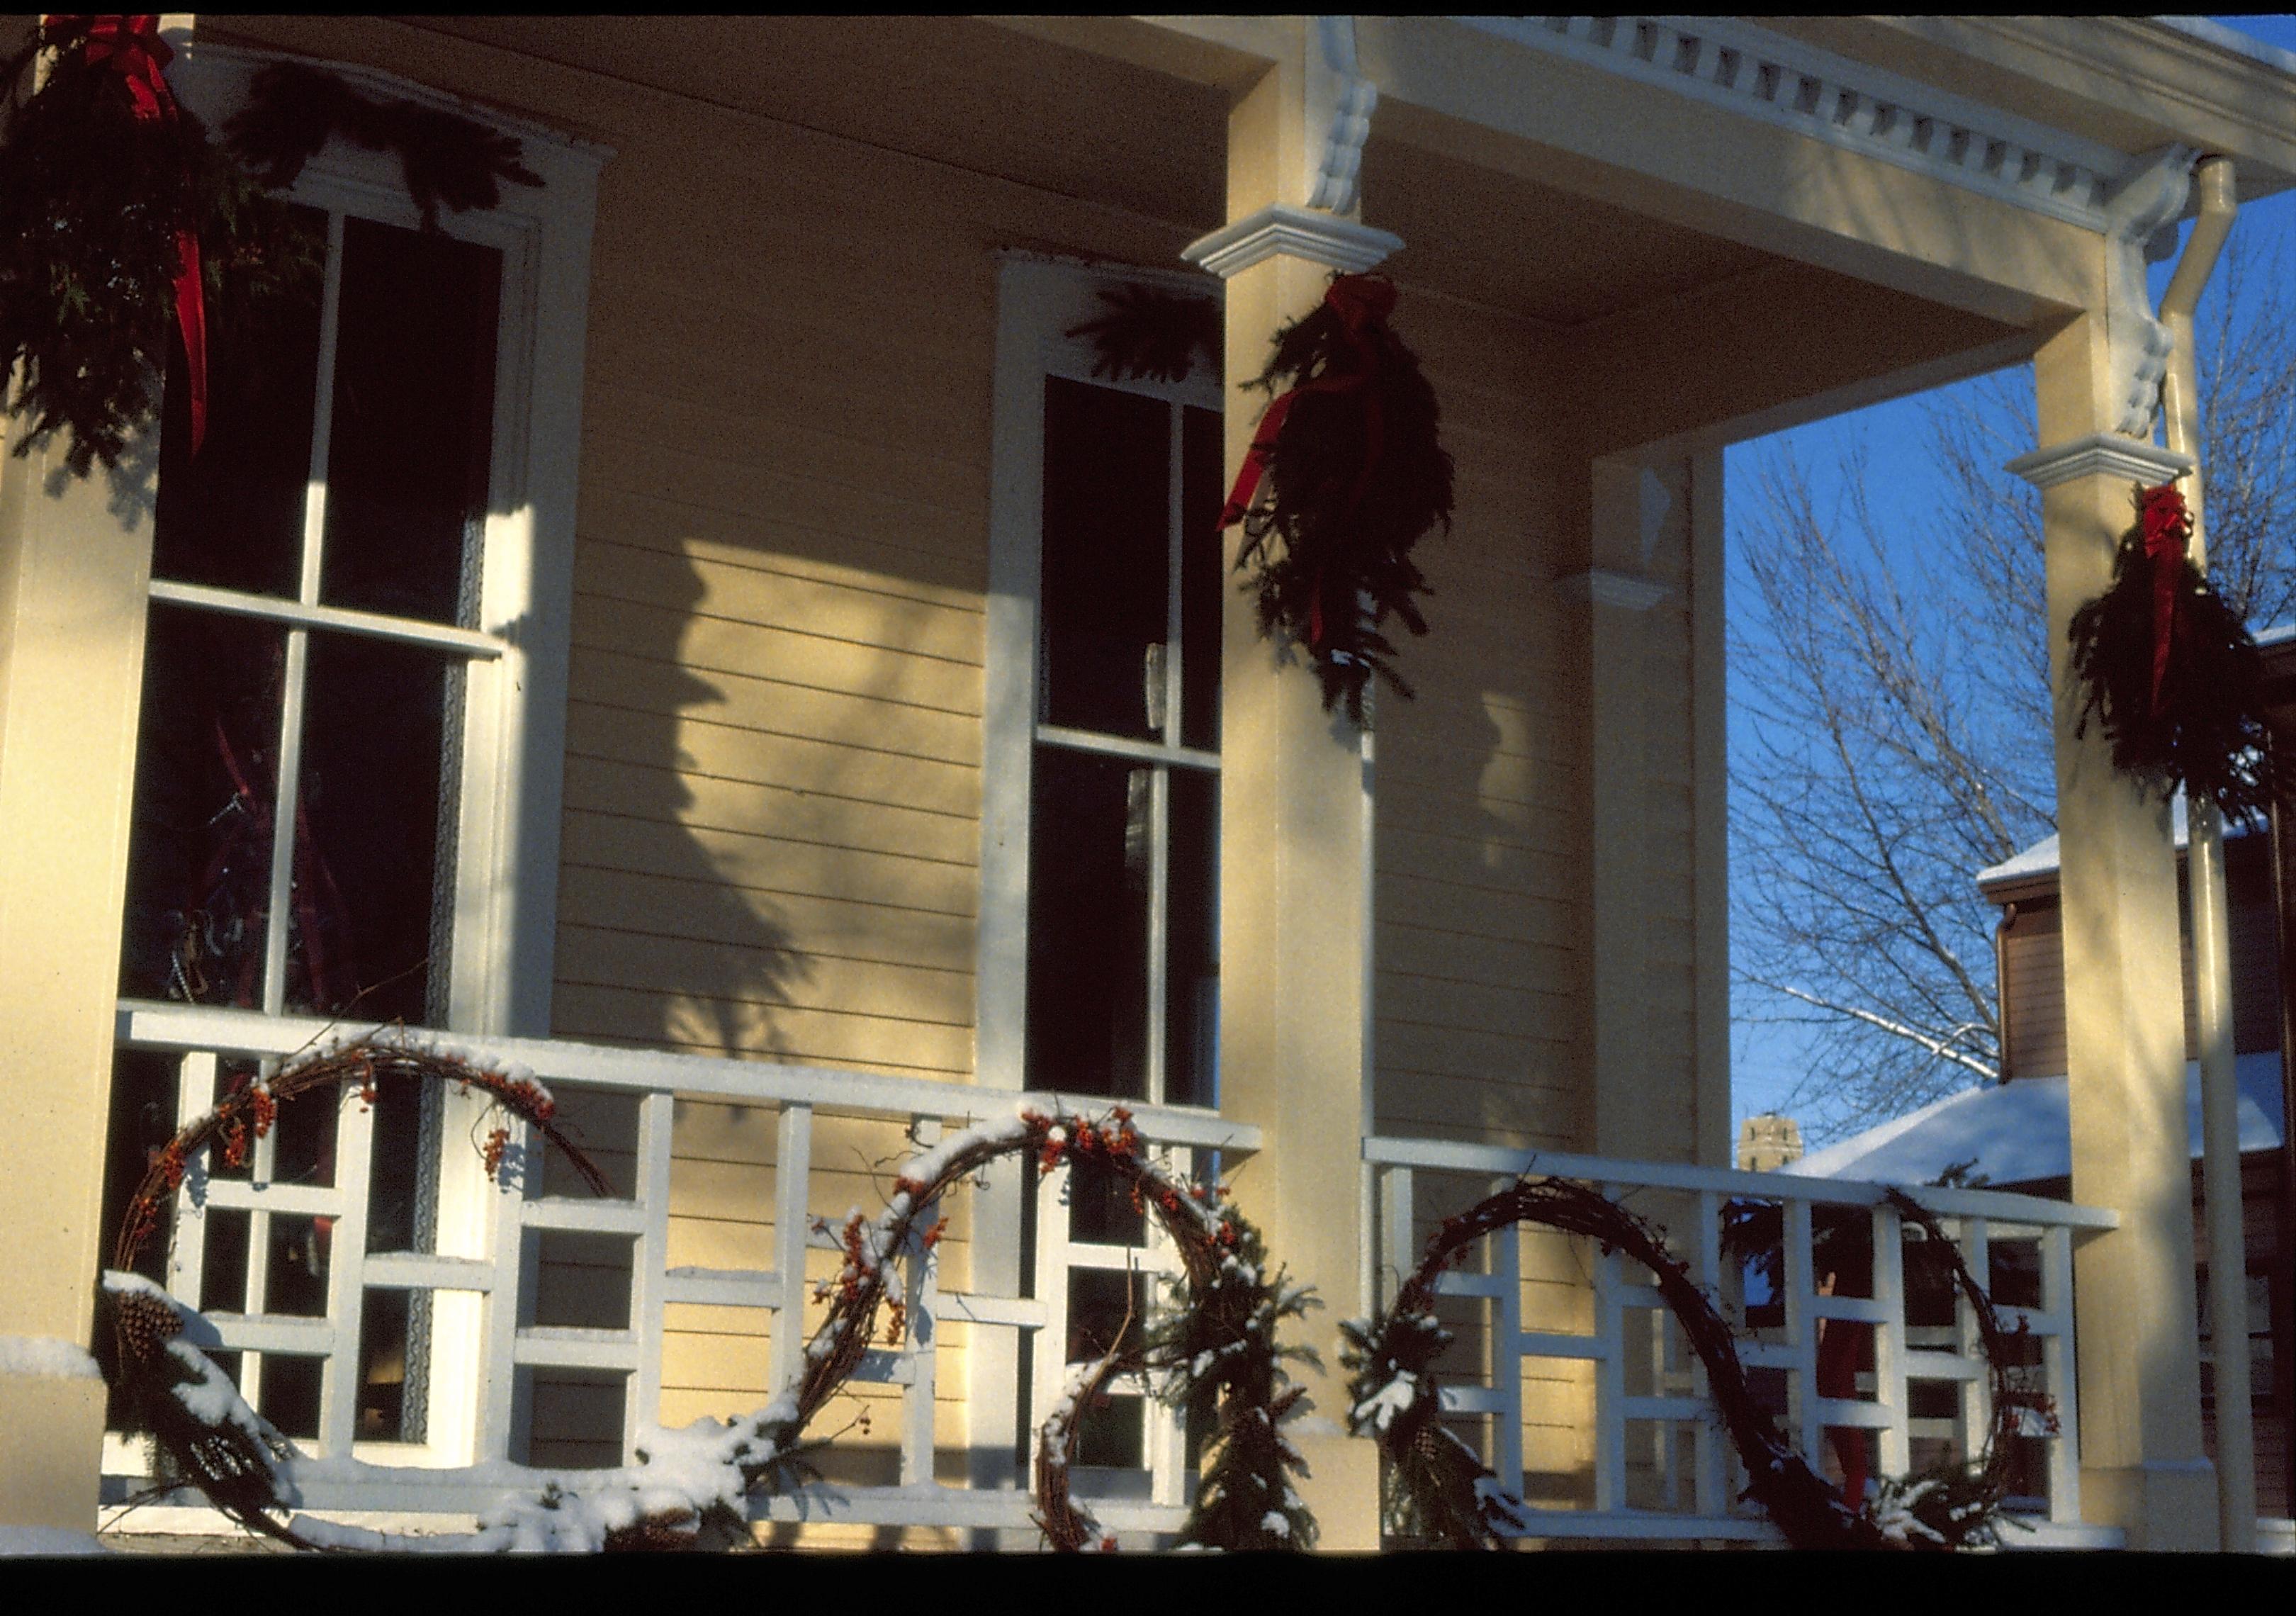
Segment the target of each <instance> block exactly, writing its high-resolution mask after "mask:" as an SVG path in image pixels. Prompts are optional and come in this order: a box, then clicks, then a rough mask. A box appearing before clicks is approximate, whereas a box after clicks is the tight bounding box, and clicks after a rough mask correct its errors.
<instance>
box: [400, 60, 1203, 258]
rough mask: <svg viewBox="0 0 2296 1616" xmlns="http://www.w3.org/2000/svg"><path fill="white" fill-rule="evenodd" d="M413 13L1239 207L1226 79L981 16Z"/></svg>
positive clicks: (1096, 181)
mask: <svg viewBox="0 0 2296 1616" xmlns="http://www.w3.org/2000/svg"><path fill="white" fill-rule="evenodd" d="M406 22H407V23H408V24H409V25H410V26H412V27H415V28H419V29H427V30H431V31H435V32H438V33H441V34H447V35H452V36H454V37H459V38H463V39H471V40H477V41H480V42H481V43H484V44H487V45H496V46H499V47H501V48H503V49H504V50H508V51H514V52H517V53H520V54H521V55H527V56H533V57H537V58H539V59H541V60H543V61H545V62H556V63H558V64H559V65H561V66H564V67H570V68H575V69H578V70H582V71H585V72H590V73H597V74H600V75H603V76H604V77H606V78H616V79H620V80H623V81H624V82H627V83H635V84H642V85H645V86H649V87H651V88H655V89H660V90H664V91H667V92H669V93H671V94H678V95H686V96H692V97H694V98H695V99H698V100H701V101H705V102H709V103H713V104H716V105H717V106H722V107H727V108H731V109H733V110H734V111H742V112H750V113H754V114H757V115H758V116H759V117H764V118H771V119H780V120H782V121H784V122H788V123H792V124H797V125H799V126H801V127H806V128H810V129H817V130H821V131H823V132H824V133H827V134H831V135H842V136H844V137H846V138H848V139H851V140H857V141H861V142H864V143H865V144H870V145H873V146H879V147H882V148H886V149H889V150H891V151H896V152H907V153H909V154H910V155H912V156H915V157H919V158H923V159H926V160H931V161H934V162H941V163H947V164H951V165H954V166H955V167H957V168H967V169H971V170H973V171H975V172H979V173H984V174H994V175H998V176H1004V177H1005V178H1009V179H1013V180H1016V181H1018V182H1020V183H1021V184H1022V185H1030V186H1034V187H1037V188H1039V189H1042V190H1046V191H1051V192H1054V193H1058V194H1061V195H1064V196H1073V197H1078V198H1084V199H1088V200H1091V201H1098V202H1103V203H1108V204H1112V205H1114V206H1116V207H1118V208H1121V209H1127V210H1128V211H1131V212H1134V213H1138V214H1143V215H1145V216H1147V217H1153V218H1164V219H1171V220H1174V221H1177V222H1178V223H1180V224H1183V225H1185V226H1189V227H1191V228H1193V229H1195V230H1200V231H1201V230H1210V229H1213V228H1215V227H1216V226H1218V224H1219V223H1220V222H1221V220H1222V219H1223V218H1224V217H1226V215H1225V212H1224V204H1225V200H1226V195H1225V193H1226V183H1227V160H1226V150H1227V146H1226V141H1227V104H1228V97H1227V93H1226V91H1225V90H1224V89H1222V88H1220V87H1219V86H1217V85H1214V84H1207V83H1202V82H1199V81H1198V80H1196V79H1195V78H1182V77H1176V76H1173V75H1171V74H1168V73H1164V72H1158V71H1155V70H1152V69H1151V68H1147V67H1143V66H1138V65H1136V64H1134V63H1132V62H1126V61H1121V60H1119V59H1117V58H1115V57H1112V56H1107V55H1099V54H1095V53H1089V52H1086V51H1081V50H1078V49H1075V48H1073V47H1070V46H1068V45H1060V44H1056V43H1054V42H1052V41H1049V40H1046V39H1040V38H1035V37H1030V36H1029V35H1027V34H1024V33H1021V32H1018V31H1015V30H1013V29H1006V28H1000V27H997V26H996V25H995V24H993V23H989V22H985V21H979V20H977V19H974V18H970V17H873V18H868V19H854V18H849V17H734V18H728V17H581V16H578V17H421V18H410V19H406ZM569 110H572V109H569ZM1176 267H1177V266H1176Z"/></svg>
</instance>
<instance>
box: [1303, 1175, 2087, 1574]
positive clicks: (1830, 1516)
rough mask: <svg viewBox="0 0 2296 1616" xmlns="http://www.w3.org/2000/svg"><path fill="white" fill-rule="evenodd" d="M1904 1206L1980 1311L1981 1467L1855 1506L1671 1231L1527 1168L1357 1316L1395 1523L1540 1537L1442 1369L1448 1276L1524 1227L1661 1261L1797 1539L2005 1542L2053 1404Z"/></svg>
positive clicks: (1356, 1348) (1738, 1437) (1977, 1290)
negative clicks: (2006, 1523) (1816, 1460)
mask: <svg viewBox="0 0 2296 1616" xmlns="http://www.w3.org/2000/svg"><path fill="white" fill-rule="evenodd" d="M1891 1201H1892V1203H1893V1204H1895V1205H1896V1206H1897V1207H1898V1211H1899V1212H1900V1214H1901V1215H1902V1216H1904V1217H1905V1218H1907V1221H1909V1222H1911V1223H1913V1224H1914V1225H1915V1226H1918V1227H1920V1228H1921V1229H1922V1231H1923V1235H1924V1237H1925V1239H1926V1240H1928V1241H1931V1242H1934V1243H1936V1244H1937V1249H1939V1250H1940V1251H1944V1252H1947V1253H1948V1254H1949V1255H1950V1258H1951V1261H1952V1265H1953V1268H1954V1273H1955V1280H1956V1284H1957V1285H1958V1287H1959V1289H1960V1291H1961V1292H1962V1294H1963V1295H1964V1296H1965V1297H1967V1298H1968V1300H1969V1302H1970V1306H1971V1308H1972V1311H1973V1312H1974V1314H1975V1316H1976V1318H1977V1321H1978V1330H1979V1333H1980V1338H1981V1340H1982V1341H1983V1342H1984V1346H1985V1351H1986V1358H1987V1362H1988V1365H1989V1369H1990V1373H1991V1378H1992V1386H1993V1393H1994V1397H1993V1410H1994V1412H1993V1424H1992V1427H1991V1431H1990V1432H1989V1439H1988V1441H1987V1446H1986V1452H1985V1456H1984V1457H1983V1459H1982V1460H1981V1461H1980V1463H1979V1464H1977V1465H1976V1466H1974V1467H1973V1468H1962V1467H1948V1469H1946V1470H1941V1471H1939V1472H1933V1473H1931V1474H1926V1475H1921V1476H1915V1477H1910V1478H1906V1479H1904V1480H1893V1481H1885V1482H1883V1483H1882V1486H1881V1487H1880V1488H1879V1489H1876V1491H1875V1495H1874V1497H1873V1498H1872V1499H1871V1500H1870V1501H1868V1503H1867V1504H1866V1506H1865V1507H1864V1508H1862V1509H1857V1508H1852V1507H1851V1506H1850V1505H1849V1504H1847V1503H1846V1502H1845V1501H1844V1500H1843V1499H1842V1497H1841V1494H1840V1493H1838V1492H1837V1491H1836V1490H1835V1489H1833V1487H1832V1486H1831V1485H1829V1484H1828V1483H1827V1482H1826V1481H1825V1478H1824V1477H1822V1476H1821V1475H1819V1474H1818V1472H1816V1470H1814V1469H1812V1468H1811V1466H1810V1464H1809V1462H1808V1460H1807V1459H1806V1458H1805V1457H1804V1456H1802V1455H1800V1454H1799V1453H1797V1452H1795V1451H1794V1449H1793V1448H1792V1445H1791V1444H1789V1443H1788V1442H1787V1440H1786V1439H1785V1436H1784V1433H1783V1432H1781V1431H1779V1430H1778V1428H1777V1423H1776V1422H1775V1420H1773V1419H1772V1418H1771V1416H1770V1415H1769V1413H1768V1411H1767V1409H1765V1408H1764V1407H1762V1406H1761V1404H1760V1403H1759V1401H1758V1400H1757V1399H1755V1397H1754V1395H1753V1393H1752V1390H1751V1388H1750V1386H1749V1384H1748V1382H1747V1377H1746V1371H1745V1367H1744V1366H1743V1364H1742V1363H1741V1362H1740V1360H1739V1358H1738V1349H1737V1342H1736V1339H1735V1336H1734V1333H1733V1332H1732V1330H1731V1327H1730V1325H1729V1324H1728V1323H1727V1322H1726V1320H1725V1319H1724V1318H1723V1317H1722V1316H1721V1314H1720V1313H1719V1312H1718V1311H1717V1310H1716V1308H1715V1306H1714V1304H1713V1301H1712V1300H1711V1299H1710V1298H1709V1297H1708V1296H1707V1294H1706V1293H1705V1292H1703V1291H1702V1290H1701V1289H1700V1288H1699V1286H1698V1285H1697V1284H1695V1283H1694V1282H1693V1280H1692V1279H1691V1277H1690V1271H1689V1268H1688V1267H1687V1266H1686V1265H1685V1264H1684V1263H1682V1262H1680V1261H1678V1260H1677V1259H1675V1257H1674V1256H1673V1255H1672V1254H1671V1253H1670V1252H1669V1251H1668V1249H1667V1243H1666V1236H1665V1235H1664V1233H1663V1232H1662V1231H1661V1230H1660V1229H1658V1228H1657V1227H1655V1226H1652V1224H1650V1223H1649V1222H1648V1221H1646V1220H1645V1219H1644V1218H1639V1217H1637V1216H1636V1215H1635V1214H1634V1213H1632V1212H1630V1211H1628V1210H1627V1209H1625V1208H1624V1207H1622V1206H1620V1205H1619V1204H1618V1203H1617V1202H1613V1201H1611V1200H1610V1199H1609V1198H1607V1197H1606V1196H1603V1195H1602V1194H1598V1193H1597V1192H1595V1190H1592V1189H1589V1188H1587V1186H1585V1185H1579V1184H1573V1183H1570V1182H1569V1181H1568V1180H1564V1179H1558V1178H1525V1179H1522V1180H1521V1181H1520V1182H1518V1183H1516V1184H1514V1185H1511V1186H1509V1187H1508V1188H1506V1189H1505V1190H1503V1191H1501V1192H1499V1193H1498V1194H1495V1195H1492V1196H1490V1197H1488V1199H1486V1200H1484V1201H1482V1202H1478V1203H1477V1204H1476V1205H1474V1206H1472V1207H1471V1208H1469V1209H1468V1210H1466V1211H1464V1212H1462V1213H1460V1214H1459V1215H1458V1216H1457V1217H1456V1218H1448V1219H1447V1220H1446V1221H1445V1222H1444V1223H1443V1224H1442V1226H1440V1227H1439V1228H1438V1229H1437V1230H1436V1232H1435V1234H1434V1235H1432V1236H1431V1238H1430V1239H1429V1241H1428V1243H1427V1249H1426V1252H1425V1255H1424V1256H1423V1259H1421V1261H1420V1264H1419V1267H1417V1268H1416V1269H1415V1270H1414V1272H1413V1273H1412V1274H1411V1276H1410V1277H1409V1278H1408V1279H1406V1281H1405V1283H1404V1284H1403V1285H1402V1287H1401V1289H1400V1290H1399V1291H1398V1292H1397V1295H1396V1298H1395V1301H1394V1303H1393V1305H1391V1306H1390V1308H1388V1310H1387V1311H1386V1312H1385V1313H1383V1314H1382V1315H1381V1316H1380V1317H1377V1318H1375V1319H1371V1320H1354V1321H1349V1322H1348V1323H1345V1324H1342V1325H1341V1326H1340V1328H1341V1333H1342V1334H1343V1335H1344V1336H1345V1337H1346V1339H1347V1341H1349V1349H1348V1350H1347V1352H1346V1353H1345V1355H1344V1356H1343V1357H1342V1358H1341V1363H1342V1365H1343V1366H1345V1367H1347V1368H1348V1369H1349V1370H1351V1371H1352V1372H1353V1379H1352V1380H1351V1381H1350V1382H1349V1399H1350V1403H1351V1407H1350V1409H1349V1416H1348V1423H1349V1430H1350V1431H1354V1432H1355V1433H1356V1434H1357V1435H1363V1436H1370V1437H1372V1438H1374V1440H1377V1441H1378V1443H1379V1445H1380V1448H1381V1452H1382V1456H1383V1458H1384V1461H1385V1462H1384V1464H1382V1489H1381V1490H1382V1512H1383V1513H1384V1514H1385V1516H1386V1520H1387V1523H1388V1529H1389V1530H1390V1531H1391V1532H1393V1533H1395V1534H1396V1535H1398V1536H1400V1537H1403V1538H1410V1539H1413V1540H1415V1541H1420V1542H1426V1543H1431V1544H1432V1545H1434V1546H1440V1547H1447V1548H1456V1549H1470V1548H1495V1547H1497V1546H1498V1545H1499V1543H1500V1542H1501V1541H1502V1540H1503V1539H1505V1538H1520V1537H1529V1536H1536V1535H1537V1529H1536V1527H1535V1525H1533V1523H1532V1522H1531V1519H1530V1516H1529V1512H1528V1511H1527V1510H1526V1509H1525V1508H1524V1506H1523V1504H1522V1502H1521V1499H1520V1498H1518V1497H1515V1496H1514V1494H1513V1490H1512V1489H1511V1488H1510V1487H1509V1486H1508V1485H1507V1484H1506V1483H1505V1482H1504V1481H1501V1480H1500V1479H1499V1478H1498V1477H1497V1476H1496V1475H1494V1474H1493V1473H1492V1472H1491V1470H1490V1469H1489V1467H1488V1465H1486V1464H1484V1463H1483V1462H1482V1458H1481V1456H1480V1455H1479V1454H1477V1453H1476V1452H1475V1450H1474V1449H1473V1448H1471V1447H1469V1446H1468V1445H1467V1444H1466V1442H1464V1440H1461V1439H1460V1438H1459V1437H1458V1436H1457V1435H1456V1433H1454V1432H1453V1431H1450V1430H1448V1429H1447V1428H1446V1427H1445V1426H1444V1425H1442V1424H1441V1423H1439V1415H1440V1410H1441V1399H1440V1397H1439V1393H1438V1389H1437V1385H1436V1376H1435V1374H1434V1372H1433V1366H1434V1364H1435V1361H1436V1360H1437V1358H1439V1356H1440V1355H1441V1353H1442V1351H1443V1349H1445V1348H1446V1347H1447V1345H1449V1343H1450V1341H1451V1339H1452V1338H1451V1333H1450V1332H1449V1331H1448V1330H1447V1329H1445V1328H1444V1327H1443V1325H1441V1324H1439V1322H1438V1321H1437V1319H1436V1317H1435V1298H1436V1294H1437V1287H1436V1282H1437V1281H1438V1279H1439V1277H1440V1276H1441V1275H1442V1274H1443V1272H1444V1271H1445V1270H1446V1269H1447V1268H1449V1267H1452V1266H1454V1265H1455V1264H1456V1263H1458V1262H1460V1261H1463V1260H1464V1259H1465V1257H1466V1254H1467V1252H1468V1251H1469V1250H1470V1248H1471V1247H1472V1245H1473V1244H1474V1243H1475V1242H1477V1241H1479V1240H1481V1239H1483V1238H1484V1237H1486V1236H1488V1235H1491V1234H1493V1233H1495V1232H1496V1231H1497V1230H1499V1229H1503V1228H1505V1227H1507V1226H1510V1225H1513V1224H1516V1223H1534V1224H1538V1225H1540V1226H1545V1227H1547V1228H1554V1229H1561V1230H1563V1231H1565V1232H1566V1233H1569V1234H1573V1235H1587V1236H1588V1237H1590V1238H1592V1239H1594V1240H1595V1241H1596V1242H1597V1243H1600V1244H1601V1245H1602V1247H1603V1250H1605V1251H1622V1252H1624V1253H1625V1254H1626V1255H1627V1256H1628V1257H1630V1258H1632V1259H1634V1260H1635V1261H1636V1262H1638V1263H1640V1264H1642V1265H1643V1266H1644V1267H1646V1268H1648V1269H1649V1270H1650V1271H1651V1273H1652V1276H1654V1277H1655V1278H1656V1280H1657V1282H1658V1291H1659V1294H1660V1296H1661V1298H1662V1299H1663V1300H1665V1302H1666V1304H1667V1307H1668V1308H1669V1310H1670V1311H1671V1312H1672V1313H1673V1315H1674V1317H1675V1319H1676V1321H1677V1323H1678V1324H1679V1325H1681V1328H1682V1332H1683V1335H1684V1339H1685V1341H1686V1342H1687V1344H1688V1345H1689V1347H1690V1349H1691V1350H1692V1351H1693V1352H1694V1353H1695V1354H1696V1355H1697V1357H1698V1359H1699V1362H1700V1363H1701V1364H1702V1366H1704V1368H1705V1371H1706V1378H1707V1386H1708V1392H1709V1395H1710V1397H1711V1398H1712V1399H1713V1401H1714V1405H1715V1408H1716V1411H1717V1413H1718V1416H1719V1418H1720V1420H1721V1423H1722V1426H1723V1429H1724V1430H1725V1431H1726V1432H1727V1433H1728V1435H1729V1437H1730V1440H1731V1442H1732V1444H1733V1445H1734V1447H1735V1448H1736V1449H1737V1451H1738V1456H1739V1458H1740V1461H1741V1462H1742V1463H1743V1465H1744V1466H1745V1470H1746V1474H1747V1477H1748V1479H1749V1480H1748V1486H1747V1494H1748V1496H1749V1497H1752V1498H1753V1499H1755V1501H1757V1502H1758V1503H1759V1504H1760V1505H1762V1507H1763V1508H1764V1509H1765V1510H1766V1511H1767V1513H1768V1514H1769V1516H1770V1519H1771V1520H1772V1521H1773V1522H1775V1523H1776V1525H1777V1527H1778V1529H1779V1530H1780V1531H1782V1532H1783V1533H1784V1535H1785V1538H1786V1541H1787V1542H1788V1543H1789V1544H1791V1545H1792V1546H1794V1547H1796V1548H1825V1549H1882V1548H1900V1547H1908V1546H1914V1547H1928V1548H1961V1547H1971V1546H1979V1545H1982V1544H1988V1543H1991V1542H1993V1541H1995V1534H1996V1531H1997V1521H1998V1514H1999V1505H2000V1503H2001V1500H2002V1498H2003V1497H2004V1496H2005V1489H2006V1486H2007V1481H2008V1465H2009V1463H2010V1454H2009V1448H2010V1444H2009V1442H2008V1441H2007V1440H2006V1439H2007V1438H2008V1437H2010V1436H2012V1435H2013V1434H2016V1433H2017V1432H2019V1431H2023V1430H2025V1429H2027V1428H2028V1424H2029V1423H2030V1421H2031V1420H2032V1419H2034V1418H2036V1417H2039V1418H2046V1399H2041V1398H2039V1397H2038V1396H2036V1395H2035V1394H2034V1393H2032V1392H2030V1390H2025V1389H2024V1388H2023V1387H2022V1386H2021V1385H2020V1384H2019V1383H2018V1377H2017V1374H2016V1369H2015V1366H2014V1364H2013V1351H2014V1349H2013V1347H2012V1345H2011V1341H2012V1340H2013V1336H2012V1334H2011V1333H2010V1332H2008V1331H2006V1330H2005V1329H2004V1328H2003V1327H2002V1325H2001V1323H2000V1319H1999V1317H1998V1315H1997V1313H1996V1312H1995V1310H1994V1308H1993V1305H1992V1303H1991V1301H1990V1300H1989V1299H1988V1298H1987V1296H1986V1294H1985V1292H1984V1289H1983V1287H1982V1286H1980V1285H1979V1284H1978V1283H1977V1281H1976V1279H1975V1277H1974V1276H1972V1275H1971V1274H1970V1272H1969V1270H1968V1268H1967V1267H1966V1266H1965V1265H1964V1264H1963V1263H1962V1261H1961V1258H1960V1254H1959V1252H1958V1251H1956V1249H1955V1248H1954V1246H1953V1245H1952V1243H1951V1242H1949V1241H1948V1240H1947V1239H1946V1236H1945V1234H1944V1232H1943V1230H1941V1229H1940V1228H1939V1226H1938V1225H1937V1222H1936V1220H1935V1219H1934V1218H1932V1217H1931V1215H1930V1214H1929V1213H1928V1212H1927V1211H1926V1210H1923V1208H1921V1207H1920V1206H1918V1205H1917V1204H1915V1202H1913V1201H1912V1200H1911V1199H1909V1198H1907V1197H1906V1196H1904V1195H1901V1194H1898V1193H1897V1192H1895V1191H1892V1192H1891Z"/></svg>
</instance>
